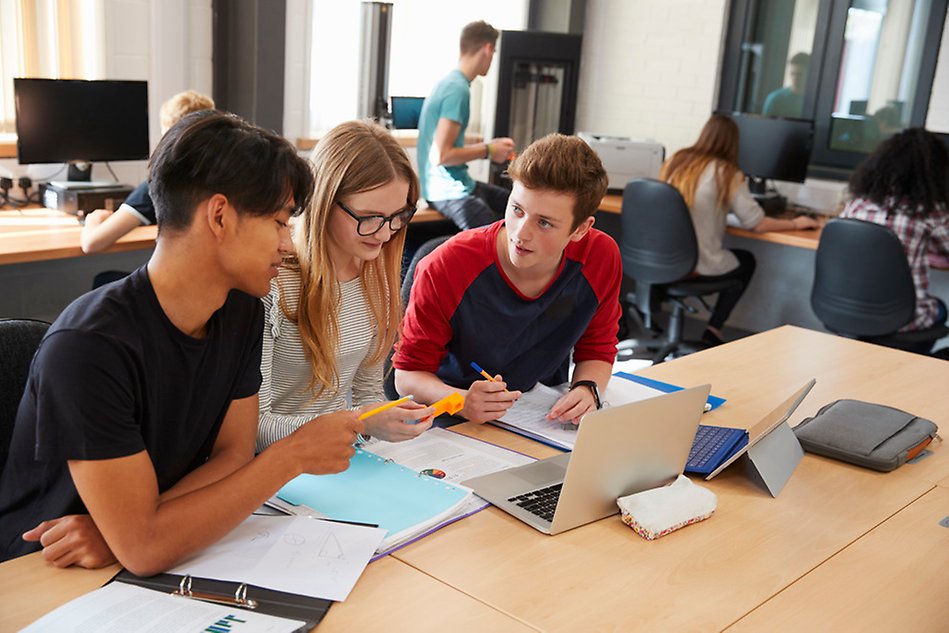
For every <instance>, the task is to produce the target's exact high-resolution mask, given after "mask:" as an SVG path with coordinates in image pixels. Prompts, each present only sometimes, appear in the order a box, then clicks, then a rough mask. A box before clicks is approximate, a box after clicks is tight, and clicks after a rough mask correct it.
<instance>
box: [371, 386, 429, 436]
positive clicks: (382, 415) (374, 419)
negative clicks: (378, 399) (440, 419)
mask: <svg viewBox="0 0 949 633" xmlns="http://www.w3.org/2000/svg"><path fill="white" fill-rule="evenodd" d="M434 412H435V410H434V409H433V408H432V407H426V406H424V405H421V404H419V403H417V402H415V401H414V399H413V397H412V396H410V395H409V396H405V397H403V398H399V399H398V400H391V401H389V402H383V403H379V404H375V405H368V406H365V407H362V408H361V409H359V419H360V420H362V421H363V423H364V424H365V425H366V433H367V434H368V435H371V436H373V437H378V438H380V439H383V440H386V441H388V442H401V441H403V440H410V439H412V438H413V437H417V436H418V435H420V434H421V433H423V432H424V431H426V430H428V429H430V428H431V426H432V421H433V418H432V415H433V414H434Z"/></svg>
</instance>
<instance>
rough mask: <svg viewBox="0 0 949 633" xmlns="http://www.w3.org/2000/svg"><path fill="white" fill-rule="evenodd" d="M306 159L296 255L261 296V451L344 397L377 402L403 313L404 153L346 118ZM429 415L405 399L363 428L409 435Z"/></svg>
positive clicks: (371, 128) (337, 406) (410, 192)
mask: <svg viewBox="0 0 949 633" xmlns="http://www.w3.org/2000/svg"><path fill="white" fill-rule="evenodd" d="M312 163H313V173H314V176H315V180H316V188H315V192H314V196H313V202H312V204H311V205H310V208H309V210H308V212H307V213H305V214H304V215H303V216H302V217H301V218H300V220H299V222H298V223H297V224H296V226H294V238H295V243H296V255H294V256H290V257H287V258H286V259H285V260H284V265H283V266H281V267H280V273H279V275H278V276H277V278H276V279H274V280H273V281H272V282H271V285H270V294H268V295H267V296H265V297H264V299H263V301H264V313H265V315H266V318H265V323H264V339H263V355H262V359H261V366H260V371H261V374H262V376H263V382H262V383H261V386H260V426H259V428H258V431H257V448H258V450H263V449H265V448H266V447H268V446H270V445H271V444H272V443H274V442H276V441H277V440H279V439H281V438H284V437H286V436H287V435H289V434H290V433H292V432H294V431H295V430H296V429H297V428H299V427H300V426H301V425H303V424H306V423H307V422H308V421H310V420H311V419H313V418H314V417H316V416H318V415H321V414H323V413H328V412H331V411H340V410H343V409H347V408H348V406H347V402H346V399H347V396H351V401H352V404H353V405H355V406H356V407H360V408H363V409H368V408H372V407H374V406H378V405H379V404H381V402H380V401H382V400H385V396H384V394H383V390H382V381H383V363H384V361H385V358H386V356H387V354H388V352H389V350H390V349H391V348H392V343H393V341H394V339H395V337H396V334H397V333H398V331H399V321H400V320H401V318H402V300H401V295H400V293H399V286H400V268H401V262H402V246H403V244H404V243H405V231H404V230H403V229H405V227H406V225H408V223H409V220H411V219H412V215H413V214H414V213H415V201H416V200H418V179H417V178H416V176H415V171H414V170H413V169H412V164H411V163H410V162H409V159H408V156H406V154H405V152H404V151H403V150H402V148H401V147H400V146H399V144H398V142H396V140H395V139H394V138H393V137H392V135H391V134H389V132H387V131H386V130H385V129H383V128H381V127H379V126H377V125H373V124H371V123H362V122H357V121H353V122H350V123H343V124H342V125H338V126H337V127H335V128H333V129H332V130H331V131H330V132H329V133H328V134H327V135H326V136H324V137H323V138H322V139H321V140H320V142H319V144H318V145H317V146H316V149H315V150H314V151H313V156H312ZM431 414H432V410H431V409H429V408H426V407H424V406H422V405H420V404H417V403H415V402H407V403H405V404H403V405H401V406H398V407H394V408H391V409H389V410H387V411H384V412H381V413H378V414H376V415H373V416H372V417H369V418H367V419H366V421H365V423H366V431H367V432H368V433H369V434H371V435H373V436H377V437H380V438H382V439H384V440H389V441H399V440H407V439H411V438H413V437H415V436H417V435H419V434H420V433H422V432H423V431H425V430H426V429H428V428H429V427H431V420H430V419H428V420H424V418H426V417H430V416H431ZM420 418H422V419H423V421H422V422H420V423H417V424H415V423H414V422H415V420H418V419H420ZM407 422H413V423H407Z"/></svg>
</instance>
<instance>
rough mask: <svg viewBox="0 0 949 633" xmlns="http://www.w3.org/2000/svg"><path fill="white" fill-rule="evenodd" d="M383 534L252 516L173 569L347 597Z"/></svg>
mask: <svg viewBox="0 0 949 633" xmlns="http://www.w3.org/2000/svg"><path fill="white" fill-rule="evenodd" d="M384 536H385V530H382V529H379V528H372V527H365V526H359V525H348V524H345V523H333V522H329V521H321V520H319V519H311V518H308V517H291V516H255V515H252V516H250V517H248V518H247V519H246V520H245V521H244V522H243V523H241V524H240V525H238V526H237V527H236V528H234V530H233V531H231V532H230V533H229V534H228V535H227V536H225V537H224V538H222V539H221V540H220V541H218V542H217V543H215V544H214V545H212V546H211V547H208V548H207V549H205V550H203V551H201V552H199V553H198V554H196V555H194V556H192V557H191V558H189V559H186V560H185V561H183V562H182V563H181V564H179V565H178V566H176V567H174V568H173V569H170V570H168V573H170V574H178V575H185V574H190V575H192V576H194V577H196V578H210V579H213V580H229V581H233V582H237V583H241V582H244V583H247V584H249V585H257V586H259V587H266V588H267V589H274V590H276V591H285V592H287V593H295V594H299V595H303V596H312V597H314V598H327V599H329V600H337V601H342V600H345V599H346V597H347V596H348V595H349V592H350V591H351V590H352V588H353V585H355V584H356V580H358V579H359V576H360V574H362V571H363V569H365V568H366V565H367V564H369V558H370V557H371V556H372V554H373V552H374V551H375V550H376V548H377V547H379V544H380V543H381V542H382V539H383V537H384Z"/></svg>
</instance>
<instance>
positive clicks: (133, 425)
mask: <svg viewBox="0 0 949 633" xmlns="http://www.w3.org/2000/svg"><path fill="white" fill-rule="evenodd" d="M149 166H150V169H149V189H150V191H151V195H152V199H153V200H154V202H155V209H156V211H157V216H158V243H157V245H156V247H155V252H154V254H153V255H152V257H151V259H150V260H149V261H148V263H147V264H146V265H145V266H143V267H142V268H139V269H138V270H136V271H135V272H133V273H132V274H130V275H129V276H128V277H125V278H124V279H122V280H120V281H117V282H115V283H112V284H109V285H107V286H103V287H101V288H99V289H98V290H93V291H92V292H89V293H87V294H85V295H83V296H82V297H80V298H79V299H77V300H76V301H74V302H73V303H72V304H70V305H69V306H68V307H67V308H66V309H65V310H64V311H63V313H62V314H61V315H60V316H59V318H57V319H56V321H55V322H54V323H53V325H52V326H50V328H49V331H48V332H47V334H46V336H45V337H44V338H43V340H42V342H41V343H40V346H39V349H38V350H37V352H36V356H35V357H34V359H33V363H32V365H31V367H30V373H29V378H28V381H27V385H26V390H25V393H24V395H23V399H22V400H21V402H20V408H19V411H18V413H17V418H16V424H15V427H14V429H13V438H12V442H11V447H10V455H9V458H8V460H7V463H6V467H5V469H4V471H3V477H2V479H0V559H3V560H5V559H8V558H12V557H14V556H20V555H22V554H27V553H29V552H33V551H36V550H39V549H42V551H43V557H44V558H45V559H46V560H47V561H49V562H50V563H52V564H53V565H55V566H57V567H68V566H70V565H78V566H81V567H101V566H104V565H107V564H109V563H111V562H114V561H116V560H118V562H119V563H121V564H122V566H123V567H125V568H127V569H128V570H129V571H131V572H132V573H134V574H137V575H139V576H150V575H152V574H155V573H158V572H161V571H164V570H165V569H167V568H168V567H170V566H172V565H173V564H175V563H176V562H177V561H179V560H181V559H182V558H184V557H185V556H187V555H189V554H191V553H193V552H196V551H198V550H201V549H203V548H205V547H207V546H209V545H211V544H212V543H214V542H215V541H216V540H218V539H220V538H221V537H222V536H224V535H225V534H227V533H228V532H230V531H231V530H232V529H233V528H234V527H236V526H237V525H238V524H239V523H240V522H241V521H243V520H244V519H245V518H247V517H248V516H249V515H250V514H251V513H252V512H253V511H254V510H256V509H257V508H258V507H260V505H261V504H262V503H263V502H264V501H266V500H267V499H269V498H270V497H271V496H272V495H273V494H275V493H276V492H277V490H279V489H280V487H281V486H283V485H284V484H285V483H286V482H287V481H289V480H291V479H293V478H294V477H296V476H297V475H299V474H301V473H314V474H321V473H335V472H339V471H341V470H345V469H346V468H347V467H348V466H349V458H350V457H351V456H352V455H353V452H354V449H353V443H354V442H355V441H356V437H357V433H359V432H360V431H362V429H363V426H362V423H361V422H360V421H359V420H358V419H357V414H356V413H354V412H350V411H342V412H337V413H331V414H328V415H325V416H321V417H320V419H319V422H318V423H316V424H313V423H311V424H305V425H303V426H302V427H300V428H299V429H298V430H297V431H296V432H294V433H292V434H290V435H288V436H287V437H286V438H284V439H282V440H280V441H278V442H275V443H274V444H272V445H271V446H270V447H269V448H268V449H267V450H265V451H263V452H262V453H261V454H260V455H258V456H257V457H254V439H255V436H256V434H257V413H258V409H257V391H258V388H259V386H260V382H261V375H260V358H261V340H262V333H263V328H264V318H263V307H262V305H261V302H260V299H259V297H261V296H263V295H265V294H267V292H269V290H270V282H271V280H272V279H273V278H274V277H276V275H277V271H278V267H279V265H280V262H281V259H282V255H283V254H284V253H285V252H287V251H288V250H290V248H291V243H290V232H289V227H288V223H289V221H290V218H291V216H293V215H295V214H297V213H299V212H300V211H301V210H303V209H304V208H306V206H307V204H308V201H309V199H310V197H311V195H312V192H313V175H312V173H311V171H310V168H309V165H308V164H307V162H306V161H305V160H304V159H302V158H300V157H299V156H298V155H297V152H296V148H294V147H293V146H292V145H291V144H290V143H288V142H287V141H286V140H285V139H283V138H281V137H279V136H277V135H276V134H273V133H271V132H267V131H265V130H262V129H260V128H257V127H255V126H253V125H251V124H249V123H247V122H245V121H244V120H242V119H240V118H238V117H236V116H232V115H225V114H221V113H217V112H213V111H208V110H206V111H203V112H198V113H194V114H191V115H188V116H186V117H185V118H183V119H182V120H181V121H179V122H178V123H177V124H176V125H175V126H174V127H172V128H171V130H169V131H168V133H167V134H166V135H165V136H164V137H163V138H162V140H161V141H160V142H159V144H158V147H157V148H156V150H155V152H154V154H153V155H152V158H151V160H150V163H149Z"/></svg>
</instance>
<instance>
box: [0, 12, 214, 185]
mask: <svg viewBox="0 0 949 633" xmlns="http://www.w3.org/2000/svg"><path fill="white" fill-rule="evenodd" d="M211 18H212V13H211V0H103V2H102V19H103V29H102V32H103V34H104V49H105V50H104V57H103V59H104V62H105V64H104V67H105V72H104V74H103V76H101V77H96V78H97V79H133V80H143V79H144V80H147V81H148V111H149V121H150V125H149V137H150V139H151V146H152V148H154V147H155V146H156V145H157V144H158V139H159V138H160V130H159V125H158V109H159V108H160V107H161V104H162V102H163V101H165V100H166V99H168V98H169V97H171V96H172V95H174V94H176V93H178V92H181V91H183V90H187V89H189V88H191V89H194V90H197V91H199V92H202V93H204V94H207V95H210V94H211V90H212V87H213V86H212V80H211V74H212V73H211V49H212V38H211ZM112 168H113V169H114V170H115V172H116V175H117V176H118V178H119V180H120V181H122V182H125V183H128V184H132V185H135V184H138V183H139V182H141V181H142V180H144V179H145V175H146V161H123V162H116V163H112ZM61 170H62V165H19V164H18V163H17V162H16V159H15V158H12V159H0V174H4V175H11V176H12V177H14V178H16V177H18V176H22V175H27V176H30V177H31V178H32V179H33V180H35V181H39V180H48V179H49V178H50V177H52V176H53V175H54V174H57V173H58V175H56V178H60V179H65V173H64V172H62V171H61ZM93 178H95V179H96V180H109V179H110V175H109V173H108V171H107V170H106V168H105V166H104V165H99V166H96V167H95V168H94V172H93ZM17 193H18V194H19V192H17Z"/></svg>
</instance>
